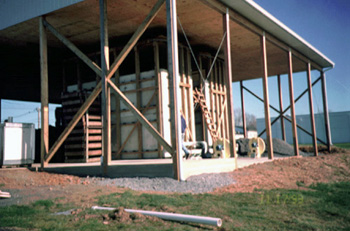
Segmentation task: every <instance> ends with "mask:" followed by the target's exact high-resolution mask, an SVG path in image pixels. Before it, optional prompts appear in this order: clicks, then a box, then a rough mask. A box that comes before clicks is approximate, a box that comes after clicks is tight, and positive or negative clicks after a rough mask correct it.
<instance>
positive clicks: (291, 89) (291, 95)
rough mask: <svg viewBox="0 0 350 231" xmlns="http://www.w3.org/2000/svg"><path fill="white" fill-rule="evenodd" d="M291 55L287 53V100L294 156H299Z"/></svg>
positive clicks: (290, 52)
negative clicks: (288, 101)
mask: <svg viewBox="0 0 350 231" xmlns="http://www.w3.org/2000/svg"><path fill="white" fill-rule="evenodd" d="M292 59H293V55H292V51H291V50H289V52H288V68H289V72H288V82H289V99H290V112H291V117H292V132H293V145H294V146H293V147H294V154H295V155H296V156H299V144H298V131H297V121H296V116H295V105H294V87H293V62H292Z"/></svg>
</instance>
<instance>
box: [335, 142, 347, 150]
mask: <svg viewBox="0 0 350 231" xmlns="http://www.w3.org/2000/svg"><path fill="white" fill-rule="evenodd" d="M334 146H336V147H338V148H344V149H350V143H340V144H334Z"/></svg>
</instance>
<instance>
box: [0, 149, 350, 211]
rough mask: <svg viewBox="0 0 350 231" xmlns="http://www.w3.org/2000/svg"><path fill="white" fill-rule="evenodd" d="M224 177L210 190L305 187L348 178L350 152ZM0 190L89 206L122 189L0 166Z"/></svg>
mask: <svg viewBox="0 0 350 231" xmlns="http://www.w3.org/2000/svg"><path fill="white" fill-rule="evenodd" d="M228 177H233V178H234V180H235V181H236V183H235V184H231V185H229V186H225V187H222V188H219V189H217V190H215V192H213V193H235V192H253V191H254V190H255V189H274V188H285V189H306V187H307V186H309V185H310V184H313V183H318V182H337V181H349V179H350V154H349V153H336V154H328V155H322V156H319V157H300V158H295V157H289V158H282V159H277V160H274V161H272V162H265V163H261V164H254V165H251V166H248V167H245V168H242V169H238V170H236V171H234V172H232V173H231V174H229V175H228ZM0 190H2V191H8V192H10V193H11V195H12V198H11V199H0V206H6V205H11V204H27V203H30V202H33V201H36V200H42V199H56V200H59V201H62V202H68V203H74V204H77V205H80V207H89V206H92V205H94V204H95V203H96V199H95V198H96V197H97V196H100V195H107V194H110V193H114V192H123V191H125V190H126V189H124V188H120V187H116V186H108V185H107V186H101V185H97V184H94V183H91V181H89V180H88V179H87V178H81V177H77V176H71V175H61V174H52V173H46V172H35V171H30V170H28V169H26V168H21V169H0ZM148 193H157V192H148Z"/></svg>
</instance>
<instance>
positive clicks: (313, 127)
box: [307, 63, 318, 156]
mask: <svg viewBox="0 0 350 231" xmlns="http://www.w3.org/2000/svg"><path fill="white" fill-rule="evenodd" d="M307 86H308V90H309V108H310V122H311V134H312V144H313V147H314V154H315V156H318V148H317V134H316V125H315V115H314V103H313V97H312V81H311V64H310V63H308V64H307Z"/></svg>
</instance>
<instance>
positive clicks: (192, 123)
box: [186, 49, 196, 141]
mask: <svg viewBox="0 0 350 231" xmlns="http://www.w3.org/2000/svg"><path fill="white" fill-rule="evenodd" d="M186 57H187V78H188V79H189V81H188V83H189V84H190V86H191V88H190V89H189V94H188V95H189V96H188V98H189V99H188V101H189V108H190V109H189V110H190V111H189V118H190V119H189V121H188V123H189V125H188V126H190V127H191V133H192V138H193V140H192V141H196V121H195V111H194V104H193V79H192V67H191V55H190V51H189V49H187V55H186Z"/></svg>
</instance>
